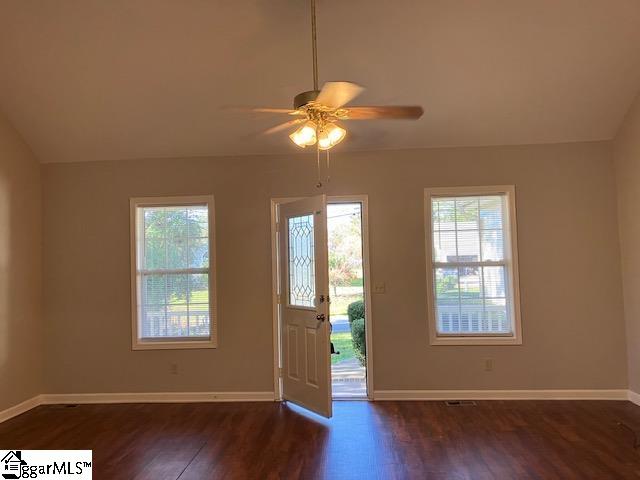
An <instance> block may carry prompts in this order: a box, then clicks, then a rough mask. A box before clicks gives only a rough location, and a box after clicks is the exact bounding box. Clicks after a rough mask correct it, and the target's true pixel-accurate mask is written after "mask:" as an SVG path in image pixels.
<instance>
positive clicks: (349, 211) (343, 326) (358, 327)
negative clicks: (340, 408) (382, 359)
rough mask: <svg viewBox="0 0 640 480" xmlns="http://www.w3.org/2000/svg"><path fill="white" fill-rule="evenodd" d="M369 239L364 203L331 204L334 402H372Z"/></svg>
mask: <svg viewBox="0 0 640 480" xmlns="http://www.w3.org/2000/svg"><path fill="white" fill-rule="evenodd" d="M363 238H364V236H363V204H362V203H361V202H357V201H348V200H345V201H340V202H338V201H332V200H329V202H328V204H327V240H328V242H327V243H328V254H329V289H330V298H331V303H330V322H331V344H332V352H331V380H332V382H331V383H332V385H331V390H332V396H333V398H334V399H341V398H350V399H353V398H367V332H366V325H367V323H368V322H367V321H366V315H367V312H366V308H365V304H366V303H367V302H366V301H365V300H366V298H365V297H366V295H365V270H364V267H365V265H364V253H363V252H364V248H363V247H364V245H363Z"/></svg>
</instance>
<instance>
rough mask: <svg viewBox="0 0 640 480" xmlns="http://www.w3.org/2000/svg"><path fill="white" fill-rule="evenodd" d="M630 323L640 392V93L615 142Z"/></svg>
mask: <svg viewBox="0 0 640 480" xmlns="http://www.w3.org/2000/svg"><path fill="white" fill-rule="evenodd" d="M613 147H614V148H613V151H614V160H615V170H616V180H617V185H618V216H619V217H618V221H619V224H620V247H621V255H622V275H623V282H624V309H625V319H626V325H627V351H628V363H629V388H630V389H631V390H633V391H634V392H637V393H640V249H639V248H638V247H639V246H640V96H639V97H638V98H636V101H635V102H634V104H633V105H632V106H631V108H630V109H629V112H628V113H627V116H626V118H625V121H624V123H623V124H622V127H621V128H620V131H619V132H618V135H617V136H616V138H615V140H614V142H613Z"/></svg>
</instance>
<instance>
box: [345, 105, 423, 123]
mask: <svg viewBox="0 0 640 480" xmlns="http://www.w3.org/2000/svg"><path fill="white" fill-rule="evenodd" d="M345 110H346V111H347V113H346V114H345V116H344V117H343V118H344V119H345V120H378V119H408V120H417V119H418V118H420V117H421V116H422V114H423V113H424V110H423V109H422V107H420V106H419V105H402V106H400V105H398V106H386V107H347V108H346V109H345Z"/></svg>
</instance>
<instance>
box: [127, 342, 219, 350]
mask: <svg viewBox="0 0 640 480" xmlns="http://www.w3.org/2000/svg"><path fill="white" fill-rule="evenodd" d="M204 348H218V344H217V342H216V341H215V340H189V341H185V342H163V341H156V342H153V341H151V342H148V341H147V342H144V341H137V342H134V343H133V345H132V346H131V349H132V350H193V349H204Z"/></svg>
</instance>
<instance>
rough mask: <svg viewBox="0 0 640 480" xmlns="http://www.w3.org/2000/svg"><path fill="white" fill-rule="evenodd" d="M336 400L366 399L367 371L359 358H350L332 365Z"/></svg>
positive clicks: (333, 388)
mask: <svg viewBox="0 0 640 480" xmlns="http://www.w3.org/2000/svg"><path fill="white" fill-rule="evenodd" d="M331 379H332V391H333V396H334V398H344V397H366V396H367V380H366V370H365V368H364V367H363V366H362V365H360V361H359V360H358V359H357V358H350V359H349V360H344V361H342V362H338V363H335V364H333V365H331Z"/></svg>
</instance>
